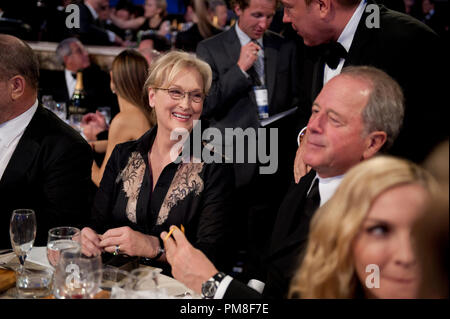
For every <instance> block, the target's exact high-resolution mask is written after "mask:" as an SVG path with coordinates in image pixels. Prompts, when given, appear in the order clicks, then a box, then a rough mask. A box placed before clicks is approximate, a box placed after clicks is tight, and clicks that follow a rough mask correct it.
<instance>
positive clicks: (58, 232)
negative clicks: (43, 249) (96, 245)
mask: <svg viewBox="0 0 450 319" xmlns="http://www.w3.org/2000/svg"><path fill="white" fill-rule="evenodd" d="M65 249H76V250H78V251H80V250H81V232H80V230H79V229H78V228H76V227H68V226H63V227H55V228H52V229H50V230H49V231H48V239H47V259H48V262H49V263H50V265H52V266H53V267H56V266H57V265H58V262H59V258H60V255H61V251H63V250H65Z"/></svg>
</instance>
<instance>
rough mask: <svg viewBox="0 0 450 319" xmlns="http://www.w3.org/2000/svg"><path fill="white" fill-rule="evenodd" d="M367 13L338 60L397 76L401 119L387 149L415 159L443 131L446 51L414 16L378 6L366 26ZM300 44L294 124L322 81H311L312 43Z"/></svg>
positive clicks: (313, 73) (307, 110)
mask: <svg viewBox="0 0 450 319" xmlns="http://www.w3.org/2000/svg"><path fill="white" fill-rule="evenodd" d="M373 3H374V1H372V0H369V1H368V4H373ZM371 13H372V12H371V11H369V12H365V13H364V14H363V16H362V19H361V21H360V22H359V25H358V28H357V30H356V33H355V37H354V39H353V43H352V46H351V47H350V51H349V53H348V57H347V58H346V60H345V64H344V66H349V65H371V66H375V67H377V68H380V69H382V70H384V71H385V72H386V73H388V74H389V75H390V76H392V77H393V78H394V79H395V80H397V81H398V82H399V84H400V86H401V87H402V89H403V90H404V94H405V103H406V112H405V120H404V126H403V129H402V131H401V133H400V136H399V137H398V138H397V140H396V142H395V144H394V146H393V148H392V149H391V151H390V153H391V154H393V155H398V156H402V157H405V158H408V159H411V160H414V161H416V162H419V161H421V160H422V159H423V158H424V157H425V156H426V155H427V154H428V152H429V151H430V149H431V148H432V147H433V146H434V145H436V144H437V143H438V142H439V141H440V140H442V139H443V138H444V137H445V136H448V133H447V132H446V130H445V128H446V123H444V121H443V117H442V115H441V114H442V112H443V110H444V104H443V103H444V101H445V99H444V97H443V94H444V92H446V90H447V89H446V88H445V85H446V83H448V81H447V80H443V76H444V75H447V74H448V71H447V70H448V64H447V63H448V62H447V56H446V55H445V53H444V51H443V49H442V43H441V41H440V39H439V38H438V36H437V35H436V34H435V33H434V32H433V31H432V30H431V29H430V28H428V27H427V26H426V25H424V24H423V23H421V22H419V21H418V20H416V19H414V18H412V17H410V16H408V15H405V14H402V13H399V12H395V11H392V10H389V9H386V8H385V7H384V6H380V28H378V29H377V28H372V29H369V28H367V27H366V19H367V18H368V15H369V14H371ZM303 47H304V50H303V52H302V54H303V61H304V63H303V70H302V71H301V76H302V79H301V85H300V88H301V94H300V96H301V97H302V98H303V100H302V103H301V105H302V106H301V108H302V112H303V116H302V117H301V119H300V120H301V124H300V125H299V128H300V127H303V126H305V125H306V122H307V120H308V118H309V115H310V114H311V113H310V111H311V105H312V103H313V101H314V99H315V98H316V96H317V94H318V93H319V92H320V89H321V87H322V85H321V83H315V79H316V73H317V72H318V70H319V62H318V57H317V55H315V52H314V48H307V47H305V46H303Z"/></svg>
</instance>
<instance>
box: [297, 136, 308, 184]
mask: <svg viewBox="0 0 450 319" xmlns="http://www.w3.org/2000/svg"><path fill="white" fill-rule="evenodd" d="M307 138H308V130H306V134H305V135H304V136H303V138H302V141H301V143H300V146H299V147H298V149H297V153H296V154H295V160H294V179H295V183H296V184H298V182H299V181H300V178H302V177H303V176H305V175H306V174H308V172H309V171H310V170H311V166H308V165H306V164H305V163H304V162H303V153H304V152H305V143H306V140H307Z"/></svg>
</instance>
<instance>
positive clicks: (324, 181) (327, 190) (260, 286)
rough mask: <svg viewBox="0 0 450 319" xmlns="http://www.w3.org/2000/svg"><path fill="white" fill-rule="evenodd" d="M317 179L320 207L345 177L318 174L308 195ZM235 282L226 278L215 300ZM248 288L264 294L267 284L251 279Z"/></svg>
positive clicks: (221, 296)
mask: <svg viewBox="0 0 450 319" xmlns="http://www.w3.org/2000/svg"><path fill="white" fill-rule="evenodd" d="M316 178H318V179H319V194H320V206H322V205H323V204H325V203H326V202H327V201H328V200H329V199H330V198H331V197H332V196H333V195H334V193H335V192H336V189H337V188H338V187H339V185H340V184H341V182H342V179H343V178H344V175H339V176H335V177H327V178H323V177H320V176H319V175H318V174H316V176H315V177H314V179H313V181H312V183H311V186H310V187H309V190H308V193H309V191H310V190H311V187H312V185H313V184H314V181H315V180H316ZM232 280H233V277H231V276H226V277H225V278H224V279H222V281H221V282H220V284H219V287H218V288H217V291H216V294H215V295H214V299H222V298H223V296H224V295H225V292H226V291H227V289H228V286H229V285H230V283H231V281H232ZM247 286H249V287H250V288H253V289H255V290H256V291H258V292H259V293H262V292H263V290H264V286H265V283H263V282H262V281H259V280H257V279H251V280H250V281H249V282H248V284H247Z"/></svg>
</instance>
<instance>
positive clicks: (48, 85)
mask: <svg viewBox="0 0 450 319" xmlns="http://www.w3.org/2000/svg"><path fill="white" fill-rule="evenodd" d="M56 57H57V59H58V61H59V62H60V63H61V64H62V65H63V66H64V71H63V72H61V71H54V70H41V77H40V95H41V96H43V95H52V96H53V99H54V100H55V101H57V102H66V103H67V106H69V103H70V99H71V97H72V94H73V92H74V91H75V85H76V73H77V72H78V71H82V73H83V87H84V90H85V94H86V95H85V98H86V105H87V106H88V107H89V109H88V112H94V113H95V111H96V109H97V108H98V107H100V106H109V107H111V112H112V115H113V116H114V115H115V114H117V112H118V105H117V98H116V97H115V96H114V95H113V94H112V92H111V89H110V77H109V74H108V73H107V72H105V71H103V70H101V69H100V67H99V66H98V65H96V64H93V63H91V61H90V59H89V55H88V52H87V50H86V48H85V47H84V46H83V44H82V43H81V42H80V41H79V40H78V39H77V38H67V39H65V40H63V41H61V42H60V43H59V44H58V46H57V48H56Z"/></svg>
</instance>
